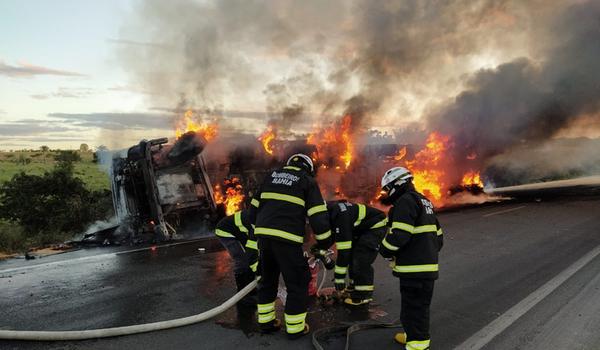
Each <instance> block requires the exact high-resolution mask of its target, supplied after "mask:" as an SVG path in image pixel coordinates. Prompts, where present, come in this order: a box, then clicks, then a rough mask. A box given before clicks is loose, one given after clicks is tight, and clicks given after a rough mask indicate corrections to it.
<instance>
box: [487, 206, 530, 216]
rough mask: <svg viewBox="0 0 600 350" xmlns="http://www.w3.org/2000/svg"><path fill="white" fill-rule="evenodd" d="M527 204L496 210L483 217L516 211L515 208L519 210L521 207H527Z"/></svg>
mask: <svg viewBox="0 0 600 350" xmlns="http://www.w3.org/2000/svg"><path fill="white" fill-rule="evenodd" d="M525 207H526V205H522V206H520V207H516V208H510V209H505V210H500V211H495V212H493V213H489V214H485V215H484V216H483V217H484V218H487V217H488V216H494V215H498V214H504V213H510V212H511V211H515V210H519V209H523V208H525Z"/></svg>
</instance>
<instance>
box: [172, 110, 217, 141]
mask: <svg viewBox="0 0 600 350" xmlns="http://www.w3.org/2000/svg"><path fill="white" fill-rule="evenodd" d="M190 131H193V132H195V133H198V134H200V135H202V136H204V138H205V139H206V141H210V140H212V139H214V138H215V137H216V136H217V132H218V126H217V124H215V123H203V122H198V121H197V120H196V118H195V116H194V112H193V111H192V110H188V111H186V112H185V113H184V114H183V118H181V119H179V120H178V121H177V122H176V125H175V136H176V137H177V138H180V137H181V135H183V134H185V133H187V132H190Z"/></svg>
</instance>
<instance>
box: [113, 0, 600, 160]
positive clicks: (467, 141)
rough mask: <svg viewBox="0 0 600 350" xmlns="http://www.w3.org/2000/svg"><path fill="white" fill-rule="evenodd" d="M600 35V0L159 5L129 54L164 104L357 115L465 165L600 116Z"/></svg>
mask: <svg viewBox="0 0 600 350" xmlns="http://www.w3.org/2000/svg"><path fill="white" fill-rule="evenodd" d="M599 38H600V3H598V2H594V1H541V0H534V1H527V2H524V1H517V0H515V1H510V0H489V1H467V0H458V1H383V0H382V1H378V0H355V1H342V0H332V1H317V0H313V1H302V2H299V1H293V0H282V1H249V0H223V1H216V2H214V3H213V2H207V1H183V0H177V1H169V2H165V1H158V0H155V1H142V2H139V4H138V6H137V7H136V8H135V9H134V12H133V13H132V16H131V21H130V22H128V23H125V24H124V25H123V27H122V30H121V39H122V40H132V41H135V42H144V43H149V44H148V45H121V46H120V50H119V52H118V55H119V59H120V61H121V62H122V63H123V65H124V67H125V68H126V69H127V70H128V71H129V72H131V79H132V80H133V82H134V83H136V84H138V85H142V86H144V87H145V88H147V89H148V90H150V91H151V95H150V96H152V101H149V102H150V103H151V104H152V106H156V107H161V106H165V107H174V106H176V107H177V108H178V109H179V108H190V107H193V108H196V109H202V110H206V111H209V112H210V111H221V110H240V111H259V112H260V111H264V124H267V123H270V124H273V125H275V126H277V128H279V129H280V130H282V132H283V133H294V132H298V131H306V130H307V128H310V125H312V124H316V123H321V122H324V121H331V120H334V119H337V118H339V117H340V115H350V116H351V118H352V128H353V132H354V133H355V134H356V135H359V134H364V133H365V132H366V131H367V130H369V129H371V130H373V129H377V130H385V131H389V132H390V133H394V134H396V135H397V137H396V140H397V141H398V142H400V143H407V142H411V143H413V142H418V141H419V139H420V141H421V142H422V141H423V137H424V135H427V133H428V132H430V131H439V132H441V133H443V134H447V135H449V136H451V139H452V142H453V144H452V155H453V161H454V162H456V163H457V167H459V168H463V167H466V166H467V165H465V164H462V163H463V161H464V159H465V157H466V156H467V155H470V154H473V153H476V154H477V159H476V161H475V163H473V162H470V163H469V165H468V166H473V165H477V166H478V167H480V168H485V167H487V166H493V165H495V166H497V165H498V164H499V163H498V162H499V161H498V159H504V160H503V161H502V162H501V163H502V164H504V165H506V166H507V168H514V167H510V166H509V165H507V164H508V163H510V159H514V162H516V163H519V164H521V163H522V162H526V160H525V159H520V158H519V159H517V158H511V157H509V155H511V154H513V152H514V150H515V149H517V148H518V147H519V145H520V144H522V143H523V142H524V141H525V140H528V141H530V142H538V143H539V142H544V141H547V140H550V139H552V138H553V137H554V136H556V135H557V134H559V135H560V134H561V133H563V134H564V132H565V130H568V129H569V128H570V126H571V125H576V124H578V121H579V120H580V119H581V118H586V120H587V121H588V124H590V125H591V127H592V128H596V127H597V125H598V124H600V112H599V107H600V106H599V103H600V96H599V95H600V60H599V59H598V57H600V39H599ZM181 101H185V102H184V103H181ZM221 122H222V123H223V124H224V125H228V124H229V125H235V127H237V128H238V129H239V128H247V130H252V131H254V130H257V126H256V120H246V121H245V120H241V119H236V120H235V122H234V121H232V120H230V119H228V118H226V117H225V118H223V119H222V120H221ZM415 125H416V126H417V127H415ZM258 129H260V128H258ZM598 129H600V128H598ZM503 154H504V155H505V158H502V157H501V155H503ZM507 162H508V163H507Z"/></svg>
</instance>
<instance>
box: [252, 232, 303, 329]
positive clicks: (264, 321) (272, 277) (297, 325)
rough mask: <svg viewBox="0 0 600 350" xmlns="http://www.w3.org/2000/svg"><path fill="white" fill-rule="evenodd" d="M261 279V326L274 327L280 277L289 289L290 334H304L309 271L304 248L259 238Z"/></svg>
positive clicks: (259, 291) (288, 316)
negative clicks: (281, 276)
mask: <svg viewBox="0 0 600 350" xmlns="http://www.w3.org/2000/svg"><path fill="white" fill-rule="evenodd" d="M258 247H259V249H260V254H259V256H260V268H261V276H262V277H261V280H260V282H259V284H258V323H259V325H260V326H261V327H262V328H267V329H268V328H269V327H272V326H273V322H274V321H275V299H276V298H277V288H278V285H279V274H282V275H283V281H284V282H285V286H286V288H287V300H286V303H285V314H284V318H285V325H286V331H287V333H288V334H296V333H300V332H302V331H304V324H305V319H306V309H307V307H308V282H309V281H310V272H309V269H308V263H307V262H306V258H304V255H303V251H302V246H301V245H299V244H291V243H286V242H281V241H278V240H274V239H269V238H263V237H260V238H259V243H258Z"/></svg>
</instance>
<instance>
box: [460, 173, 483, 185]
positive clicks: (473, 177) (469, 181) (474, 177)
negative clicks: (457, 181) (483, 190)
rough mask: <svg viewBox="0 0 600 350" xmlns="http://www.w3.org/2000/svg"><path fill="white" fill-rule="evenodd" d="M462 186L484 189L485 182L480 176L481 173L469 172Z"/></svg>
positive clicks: (463, 179)
mask: <svg viewBox="0 0 600 350" xmlns="http://www.w3.org/2000/svg"><path fill="white" fill-rule="evenodd" d="M461 185H462V186H480V187H483V181H481V175H480V174H479V171H468V172H467V173H466V174H465V175H464V176H463V178H462V181H461Z"/></svg>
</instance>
